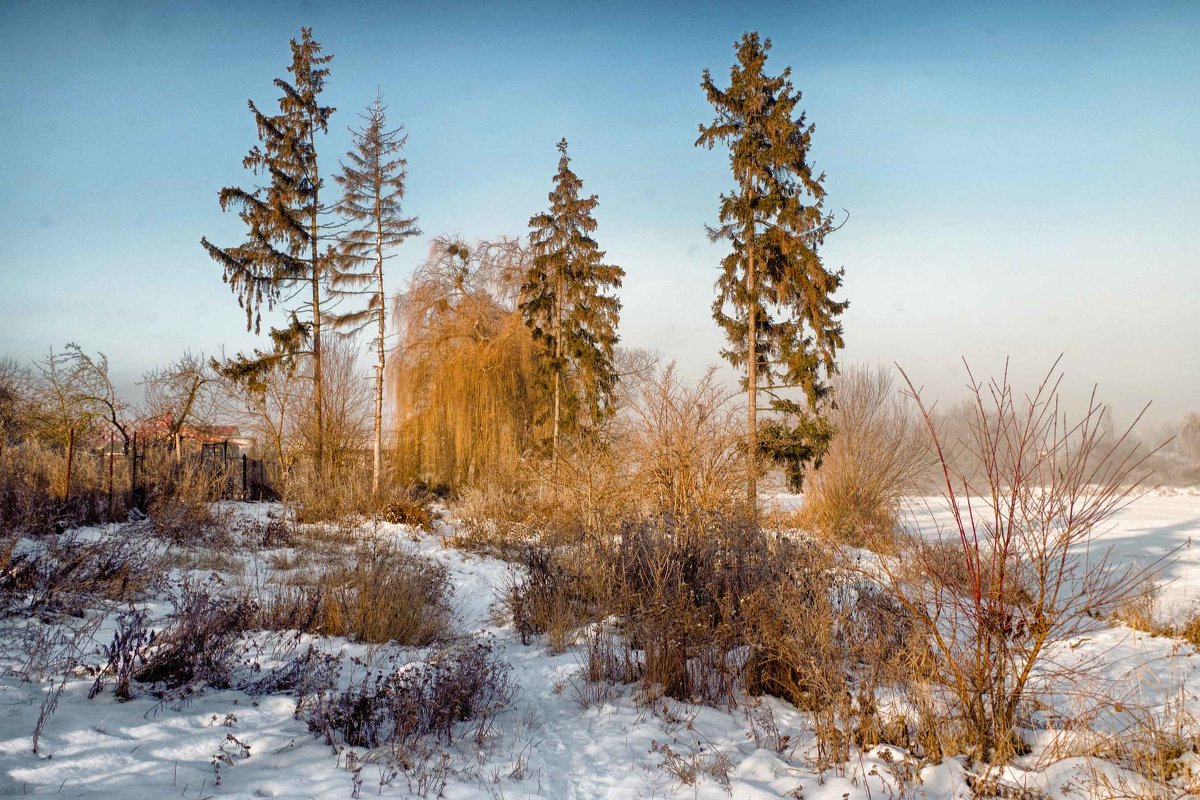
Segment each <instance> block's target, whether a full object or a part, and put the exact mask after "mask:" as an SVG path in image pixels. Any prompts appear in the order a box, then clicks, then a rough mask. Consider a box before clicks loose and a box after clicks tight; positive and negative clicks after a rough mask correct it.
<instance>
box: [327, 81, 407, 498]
mask: <svg viewBox="0 0 1200 800" xmlns="http://www.w3.org/2000/svg"><path fill="white" fill-rule="evenodd" d="M360 116H361V117H362V119H363V121H364V122H365V125H364V127H363V128H361V129H360V130H353V131H351V135H352V136H353V138H354V149H353V150H351V151H350V152H348V153H347V154H346V159H347V161H346V162H342V165H341V166H342V172H341V174H339V175H336V176H335V177H334V180H336V181H337V182H338V184H339V185H340V186H341V187H342V190H343V194H342V201H341V203H339V204H338V211H339V212H340V213H341V214H342V216H343V217H345V218H346V219H347V220H348V221H349V222H350V225H351V226H352V227H351V228H350V229H349V230H347V231H345V232H344V233H343V235H342V240H341V247H340V249H339V259H338V262H337V264H336V265H335V267H334V270H333V281H332V287H333V294H334V295H335V296H339V297H350V298H354V299H358V300H362V299H364V297H365V301H366V302H365V303H362V304H361V306H360V307H359V308H356V309H353V310H351V311H346V312H342V313H339V314H337V315H335V316H334V317H333V318H332V322H333V324H334V326H335V327H336V328H339V329H342V330H350V331H354V332H358V331H361V330H363V329H364V328H366V327H368V326H371V327H373V328H374V333H375V338H374V339H373V340H372V342H371V344H372V345H373V346H374V348H375V429H374V433H375V436H374V442H373V447H372V456H373V460H372V468H371V491H372V492H374V493H377V492H378V491H379V476H380V473H381V471H382V468H383V378H384V366H385V358H386V354H385V341H386V335H387V303H386V302H385V299H386V297H385V295H384V285H383V264H384V261H386V260H387V259H389V258H392V257H393V256H394V255H395V253H393V252H392V251H393V250H394V249H395V248H396V247H397V246H398V245H400V244H403V243H404V240H405V239H408V238H409V237H410V236H418V235H420V233H421V231H420V230H419V229H418V228H417V218H416V217H405V216H404V214H403V213H402V210H401V206H400V204H401V201H402V200H403V199H404V181H405V179H406V178H407V176H408V171H407V166H408V162H407V161H406V160H405V159H404V158H402V157H401V156H400V153H401V151H402V150H403V149H404V145H405V143H406V142H407V141H408V135H407V134H406V133H405V132H404V127H403V126H400V127H398V128H393V129H391V130H389V129H388V125H387V109H386V107H385V106H384V105H383V99H382V98H380V97H376V98H375V102H374V103H372V104H371V106H370V108H368V109H367V113H366V114H363V115H360ZM347 162H348V163H347ZM356 305H357V304H356Z"/></svg>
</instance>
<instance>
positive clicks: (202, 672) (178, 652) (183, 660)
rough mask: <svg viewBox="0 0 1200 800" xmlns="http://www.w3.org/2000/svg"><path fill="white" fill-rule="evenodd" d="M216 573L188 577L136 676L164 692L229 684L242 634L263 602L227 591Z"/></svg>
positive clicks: (235, 665) (188, 692) (187, 692)
mask: <svg viewBox="0 0 1200 800" xmlns="http://www.w3.org/2000/svg"><path fill="white" fill-rule="evenodd" d="M222 588H223V587H222V584H221V582H220V581H218V580H216V579H215V578H213V579H209V580H208V581H205V582H198V581H195V580H193V579H191V578H187V577H185V578H184V580H183V584H182V586H181V587H180V593H179V597H178V598H177V599H176V600H175V601H174V602H175V609H174V611H173V612H172V614H171V616H170V622H169V624H168V625H167V627H166V628H165V629H163V630H162V632H161V633H159V634H158V636H156V637H155V640H154V644H153V646H152V647H151V648H150V649H149V652H148V653H147V654H146V657H145V665H144V666H143V667H141V669H139V670H138V671H137V673H136V675H135V678H136V679H137V680H138V681H141V682H142V683H150V684H156V685H157V686H156V688H157V690H158V691H159V692H160V693H163V692H178V693H182V694H184V695H187V694H191V693H193V692H195V691H197V690H199V689H201V688H203V687H204V686H214V687H216V688H226V687H228V686H229V685H230V683H231V680H232V678H233V673H234V670H235V668H236V667H237V666H238V665H239V664H240V662H241V659H242V655H243V647H242V645H241V637H242V634H243V633H244V632H245V631H246V630H247V629H249V628H250V626H251V625H252V624H253V621H254V618H255V614H256V611H257V608H256V606H255V604H254V603H253V602H251V601H248V600H246V599H240V598H233V597H228V596H225V595H224V594H223V592H222Z"/></svg>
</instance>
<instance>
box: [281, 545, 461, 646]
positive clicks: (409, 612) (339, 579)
mask: <svg viewBox="0 0 1200 800" xmlns="http://www.w3.org/2000/svg"><path fill="white" fill-rule="evenodd" d="M446 577H447V576H446V570H445V568H444V567H442V566H441V565H438V564H436V563H434V562H432V561H429V560H428V559H425V558H423V557H421V556H416V555H413V554H410V553H406V552H404V551H402V550H399V549H396V548H392V547H388V546H385V545H381V544H368V545H362V546H360V547H359V548H358V549H357V550H356V551H355V552H354V553H353V554H352V555H350V556H343V557H342V558H335V559H333V560H332V562H329V561H326V562H325V564H324V565H323V566H322V567H320V568H319V569H317V570H315V571H310V572H301V573H299V574H295V573H293V574H289V575H287V576H285V577H284V578H283V580H282V581H281V582H280V583H276V584H272V585H268V586H267V587H266V588H265V589H263V590H262V591H261V596H260V597H259V598H258V601H259V605H260V608H261V610H260V612H259V624H260V625H261V626H262V627H263V628H266V629H268V630H300V631H304V632H309V633H317V634H322V635H325V636H345V637H348V638H351V639H354V640H355V641H360V642H395V643H397V644H404V645H425V644H429V643H431V642H433V641H436V640H438V639H439V638H441V637H443V636H445V635H446V633H447V631H448V629H449V625H450V609H449V606H448V604H447V599H446V591H447V586H446Z"/></svg>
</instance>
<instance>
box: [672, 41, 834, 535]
mask: <svg viewBox="0 0 1200 800" xmlns="http://www.w3.org/2000/svg"><path fill="white" fill-rule="evenodd" d="M734 47H735V50H736V52H737V63H736V64H734V65H733V67H732V68H731V69H730V73H729V78H730V80H729V87H728V88H727V89H722V88H720V87H718V86H717V85H716V84H715V83H714V82H713V80H712V75H711V73H710V72H709V70H707V69H705V70H704V73H703V79H702V81H701V84H700V85H701V87H702V88H703V89H704V93H705V95H706V96H707V98H708V101H709V102H710V103H712V105H713V107H714V108H715V109H716V112H717V114H716V118H715V119H714V120H713V122H712V124H710V125H701V126H700V136H699V138H698V139H697V140H696V146H698V147H707V148H709V149H711V148H712V147H714V146H715V145H716V144H718V143H724V144H727V145H728V146H729V164H730V168H731V170H732V172H733V179H734V182H735V188H734V190H733V191H732V192H730V193H728V194H724V193H723V194H722V195H721V198H720V221H721V224H720V225H719V226H717V227H710V228H709V229H708V231H709V236H710V237H711V238H712V240H713V241H719V240H721V239H725V240H728V242H729V243H730V245H731V248H732V249H731V252H730V253H729V255H728V256H726V257H725V258H724V259H723V260H722V262H721V275H720V277H719V278H718V279H717V284H716V289H717V297H716V300H715V301H714V302H713V317H714V319H716V321H717V324H718V325H720V326H721V328H722V329H723V330H724V331H725V336H726V339H727V340H728V342H729V347H728V348H727V349H725V350H723V351H722V355H723V356H724V357H725V358H726V359H727V360H728V361H729V362H730V363H731V364H732V365H733V366H735V367H739V368H743V369H745V370H746V393H747V403H746V405H747V419H746V427H747V431H746V447H747V457H748V458H749V461H750V464H749V466H750V469H749V470H748V474H749V480H748V481H747V501H748V503H749V505H750V509H751V513H753V514H757V508H758V490H757V489H758V487H757V461H758V456H759V455H760V452H761V450H762V448H763V445H764V442H763V440H762V439H761V438H760V436H759V431H758V416H757V414H758V410H759V408H758V393H759V391H760V389H761V390H764V391H766V392H767V393H768V394H769V395H770V396H771V397H772V404H771V407H772V408H773V409H774V410H777V411H783V412H787V413H790V414H793V415H799V416H800V417H801V421H800V424H799V425H797V426H796V428H794V429H792V430H791V431H790V434H791V435H790V436H784V437H780V436H779V435H778V434H779V430H777V429H775V430H773V432H774V433H775V434H776V435H774V436H772V437H770V441H769V442H767V443H766V444H768V450H769V452H770V454H771V455H773V456H775V457H777V458H779V459H780V460H782V461H784V462H785V464H786V463H789V461H794V460H795V459H796V458H800V459H804V458H812V457H813V456H814V454H815V452H816V451H817V450H819V443H813V442H809V443H807V444H806V442H805V440H806V439H807V440H811V439H813V438H814V437H815V438H816V439H820V438H821V437H827V431H828V428H827V426H822V425H821V424H820V420H819V414H820V411H821V408H822V406H823V405H824V403H825V402H826V401H827V399H828V394H829V386H828V383H827V379H828V377H829V376H830V375H831V374H832V373H833V372H835V371H836V368H837V365H836V361H835V358H836V355H837V351H838V350H839V349H841V347H842V346H843V342H842V325H841V322H840V321H839V317H840V315H841V313H842V312H843V311H844V310H845V309H846V306H847V303H845V302H839V301H837V300H834V299H833V295H834V294H835V293H836V292H837V290H838V289H839V288H840V287H841V284H842V275H843V271H842V270H838V271H836V272H832V271H830V270H827V269H825V267H824V265H823V264H822V263H821V257H820V256H819V255H818V253H817V249H818V247H819V246H820V245H821V244H822V243H823V241H824V239H825V236H826V235H827V234H829V233H830V232H831V231H832V230H833V229H834V227H835V226H834V224H833V219H832V217H831V216H830V215H829V214H827V213H825V211H824V209H823V207H822V206H823V202H824V198H825V188H824V185H823V184H824V180H825V175H824V174H820V175H817V176H814V175H813V170H812V166H811V165H810V164H809V162H808V153H809V147H810V145H811V141H812V133H813V126H812V125H811V124H808V123H807V122H806V118H805V115H804V112H802V111H801V112H800V113H799V114H797V113H796V105H797V103H798V102H799V101H800V97H801V95H800V93H799V92H798V91H796V90H795V88H794V87H793V86H792V82H791V80H790V75H791V68H790V67H788V68H786V69H784V71H783V72H782V74H780V75H777V76H770V75H767V74H766V73H765V72H764V67H765V65H766V61H767V52H768V51H769V50H770V49H771V40H770V39H767V40H765V41H762V42H760V41H759V37H758V34H757V33H747V34H744V35H743V36H742V38H741V41H740V42H737V43H735V45H734ZM791 387H799V388H802V389H803V390H804V393H805V396H806V398H807V401H808V402H807V406H806V407H805V406H801V405H800V404H798V403H795V402H793V401H790V400H788V399H786V398H784V397H782V396H780V395H779V394H778V392H779V391H780V390H783V389H786V388H791ZM795 466H796V465H795V464H791V466H790V471H791V470H794V469H795Z"/></svg>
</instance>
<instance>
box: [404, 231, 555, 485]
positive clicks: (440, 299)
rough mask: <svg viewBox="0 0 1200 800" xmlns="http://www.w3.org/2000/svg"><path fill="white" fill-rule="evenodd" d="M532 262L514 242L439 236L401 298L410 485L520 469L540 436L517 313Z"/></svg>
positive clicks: (526, 338) (524, 331)
mask: <svg viewBox="0 0 1200 800" xmlns="http://www.w3.org/2000/svg"><path fill="white" fill-rule="evenodd" d="M527 258H528V255H527V251H526V250H525V249H524V248H523V247H522V245H521V243H520V242H519V241H518V240H515V239H499V240H496V241H490V242H488V241H485V242H476V243H475V244H473V245H470V246H468V245H467V244H466V243H465V242H463V241H461V240H458V239H449V238H439V239H436V240H434V242H433V244H432V246H431V247H430V254H429V258H428V259H427V260H426V262H425V263H424V264H422V265H421V266H420V267H418V268H417V270H416V272H415V273H414V275H413V277H412V280H411V281H410V283H409V286H408V289H407V291H405V292H404V293H403V294H401V295H399V296H398V297H397V299H396V304H395V308H394V314H395V319H396V327H397V329H398V331H399V334H400V342H399V345H398V347H397V356H398V357H397V358H395V359H393V360H392V364H393V365H394V366H393V367H392V369H391V370H390V373H389V379H390V382H391V388H392V397H393V398H394V403H395V409H396V414H397V430H398V441H397V448H396V457H395V458H396V465H395V466H396V472H397V476H398V477H399V478H401V479H402V480H415V479H419V480H422V481H425V482H426V483H429V484H431V485H438V484H445V485H448V486H450V487H460V486H462V485H464V484H467V483H472V482H478V481H479V480H480V479H481V477H482V476H488V477H489V479H492V478H494V479H502V478H503V477H504V476H506V475H511V474H512V473H513V471H514V469H515V468H516V465H517V460H518V458H519V456H520V454H521V453H522V452H523V451H524V449H525V448H526V446H527V445H528V442H529V441H530V436H531V433H532V430H531V422H530V420H531V419H532V409H531V405H530V403H531V395H530V387H531V380H532V377H531V376H532V340H531V338H530V335H529V330H528V328H526V327H525V325H524V323H523V322H522V321H521V317H520V315H519V314H518V313H517V311H516V295H517V290H518V288H519V285H520V278H521V275H522V274H523V273H524V272H525V270H526V269H527V267H528V264H527Z"/></svg>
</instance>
